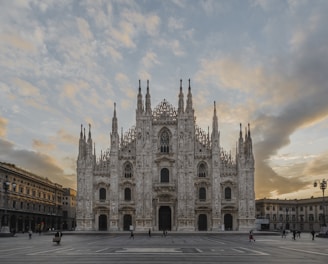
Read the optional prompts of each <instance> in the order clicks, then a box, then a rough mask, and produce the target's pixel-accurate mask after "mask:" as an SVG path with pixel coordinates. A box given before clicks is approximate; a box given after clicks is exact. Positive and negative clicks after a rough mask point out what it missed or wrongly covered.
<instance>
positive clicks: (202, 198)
mask: <svg viewBox="0 0 328 264" xmlns="http://www.w3.org/2000/svg"><path fill="white" fill-rule="evenodd" d="M199 200H200V201H206V189H205V188H204V187H201V188H199Z"/></svg>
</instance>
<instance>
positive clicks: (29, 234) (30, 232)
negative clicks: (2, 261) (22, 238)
mask: <svg viewBox="0 0 328 264" xmlns="http://www.w3.org/2000/svg"><path fill="white" fill-rule="evenodd" d="M28 238H29V239H31V238H32V230H30V231H28Z"/></svg>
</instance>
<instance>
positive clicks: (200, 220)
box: [198, 214, 207, 231]
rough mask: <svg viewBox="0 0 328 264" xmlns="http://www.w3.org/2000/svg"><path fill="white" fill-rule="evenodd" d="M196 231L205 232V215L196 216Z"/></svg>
mask: <svg viewBox="0 0 328 264" xmlns="http://www.w3.org/2000/svg"><path fill="white" fill-rule="evenodd" d="M198 231H207V215H206V214H200V215H199V216H198Z"/></svg>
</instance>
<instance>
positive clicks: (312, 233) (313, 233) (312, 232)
mask: <svg viewBox="0 0 328 264" xmlns="http://www.w3.org/2000/svg"><path fill="white" fill-rule="evenodd" d="M311 235H312V240H314V235H315V231H314V230H313V229H312V231H311Z"/></svg>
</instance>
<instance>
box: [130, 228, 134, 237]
mask: <svg viewBox="0 0 328 264" xmlns="http://www.w3.org/2000/svg"><path fill="white" fill-rule="evenodd" d="M131 238H132V239H134V234H133V231H132V230H131V233H130V239H131Z"/></svg>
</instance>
